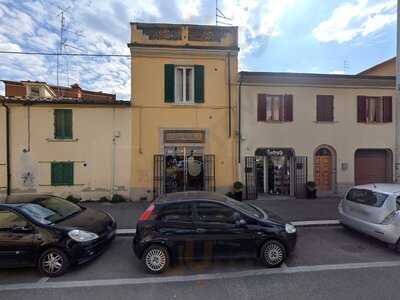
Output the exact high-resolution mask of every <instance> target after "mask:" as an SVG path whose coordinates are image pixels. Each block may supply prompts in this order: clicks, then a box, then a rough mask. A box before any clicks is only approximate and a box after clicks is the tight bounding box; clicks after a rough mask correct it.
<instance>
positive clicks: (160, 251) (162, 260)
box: [142, 245, 170, 274]
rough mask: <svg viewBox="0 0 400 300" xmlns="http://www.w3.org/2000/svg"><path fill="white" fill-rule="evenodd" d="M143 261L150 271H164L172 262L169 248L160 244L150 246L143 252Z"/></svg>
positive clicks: (153, 272) (155, 272) (157, 272)
mask: <svg viewBox="0 0 400 300" xmlns="http://www.w3.org/2000/svg"><path fill="white" fill-rule="evenodd" d="M142 262H143V265H144V267H145V269H146V270H147V271H148V272H149V273H152V274H159V273H163V272H165V271H167V269H168V267H169V264H170V257H169V252H168V249H167V248H166V247H164V246H159V245H153V246H150V247H148V248H147V249H146V250H145V251H144V253H143V256H142Z"/></svg>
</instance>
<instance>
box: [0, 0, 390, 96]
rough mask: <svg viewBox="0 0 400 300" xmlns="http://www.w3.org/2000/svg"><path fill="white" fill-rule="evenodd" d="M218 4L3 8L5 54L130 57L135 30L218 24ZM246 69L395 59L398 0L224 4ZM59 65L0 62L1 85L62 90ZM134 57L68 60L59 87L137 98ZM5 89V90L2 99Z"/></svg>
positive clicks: (129, 1)
mask: <svg viewBox="0 0 400 300" xmlns="http://www.w3.org/2000/svg"><path fill="white" fill-rule="evenodd" d="M215 5H216V1H215V0H118V1H117V0H97V1H96V0H0V51H38V52H51V53H55V52H56V51H57V49H58V48H59V45H60V23H61V16H60V12H61V10H64V11H65V13H64V16H65V22H64V23H65V30H64V31H63V35H64V38H63V41H64V44H63V47H62V48H63V50H62V51H63V52H66V53H101V54H127V55H129V49H128V47H127V43H129V41H130V40H129V39H130V26H129V22H163V23H190V24H215ZM218 6H219V9H220V10H221V11H222V12H223V13H224V15H225V16H226V17H229V18H231V20H230V21H227V22H229V23H230V24H232V25H234V26H238V27H239V47H240V52H239V70H240V71H245V70H246V71H266V72H267V71H268V72H307V73H328V74H356V73H358V72H360V71H362V70H364V69H367V68H369V67H371V66H373V65H375V64H377V63H379V62H382V61H384V60H386V59H389V58H392V57H394V56H395V53H396V0H219V1H218ZM56 70H57V60H56V57H49V56H31V55H30V56H28V55H11V54H0V80H38V81H46V82H48V83H50V84H56V83H57V71H56ZM130 77H131V73H130V59H129V57H112V58H110V57H95V58H93V57H62V58H60V61H59V83H60V85H65V86H68V85H72V84H74V83H75V82H77V83H79V84H80V86H81V87H82V88H84V89H91V90H96V91H104V92H109V93H115V94H117V98H118V99H120V100H129V99H130ZM3 94H4V85H3V84H0V95H3Z"/></svg>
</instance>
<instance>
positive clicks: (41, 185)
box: [39, 183, 84, 187]
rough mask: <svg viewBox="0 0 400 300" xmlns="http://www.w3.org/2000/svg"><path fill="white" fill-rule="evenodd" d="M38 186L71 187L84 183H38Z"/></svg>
mask: <svg viewBox="0 0 400 300" xmlns="http://www.w3.org/2000/svg"><path fill="white" fill-rule="evenodd" d="M39 186H51V187H73V186H84V184H78V183H77V184H72V185H71V184H69V185H61V184H60V185H52V184H39Z"/></svg>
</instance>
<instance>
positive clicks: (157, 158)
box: [153, 154, 216, 199]
mask: <svg viewBox="0 0 400 300" xmlns="http://www.w3.org/2000/svg"><path fill="white" fill-rule="evenodd" d="M203 180H204V185H203V190H205V191H208V192H215V187H216V184H215V155H214V154H206V155H204V163H203ZM165 184H166V182H165V155H163V154H156V155H154V163H153V198H154V199H156V198H158V197H160V196H161V195H163V194H165V192H166V189H165Z"/></svg>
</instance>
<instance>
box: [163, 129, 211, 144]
mask: <svg viewBox="0 0 400 300" xmlns="http://www.w3.org/2000/svg"><path fill="white" fill-rule="evenodd" d="M204 142H205V131H204V130H165V131H164V143H166V144H203V143H204Z"/></svg>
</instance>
